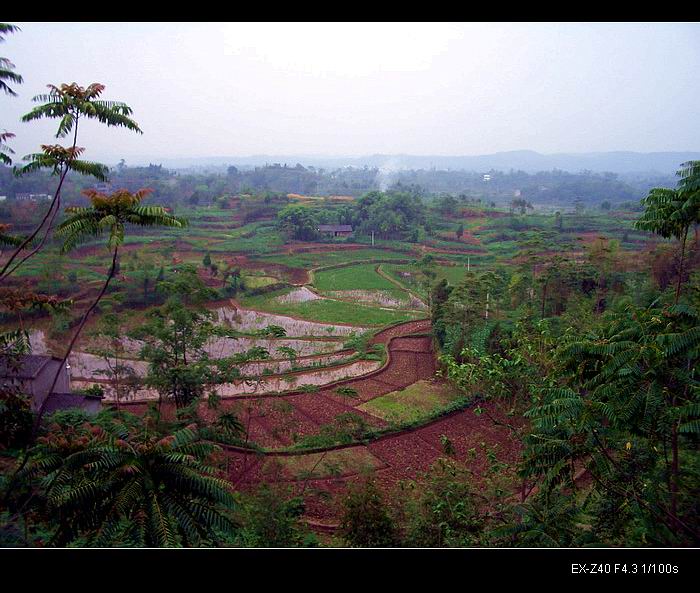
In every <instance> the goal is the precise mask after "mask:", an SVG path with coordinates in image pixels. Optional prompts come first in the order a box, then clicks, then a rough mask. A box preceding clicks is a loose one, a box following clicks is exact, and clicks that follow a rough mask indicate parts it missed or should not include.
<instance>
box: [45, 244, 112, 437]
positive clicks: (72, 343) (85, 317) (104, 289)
mask: <svg viewBox="0 0 700 593" xmlns="http://www.w3.org/2000/svg"><path fill="white" fill-rule="evenodd" d="M118 253H119V246H116V247H115V248H114V255H113V256H112V266H111V267H110V269H109V273H108V274H107V280H106V281H105V283H104V286H103V287H102V290H101V291H100V294H98V295H97V298H96V299H95V301H94V302H93V303H92V305H90V307H89V308H88V310H87V311H86V312H85V314H84V315H83V318H82V319H81V320H80V325H78V329H77V331H76V332H75V334H74V335H73V339H72V340H71V341H70V344H68V350H66V354H65V355H64V356H63V360H62V361H61V366H59V367H58V370H57V371H56V374H55V375H54V378H53V382H52V383H51V387H50V388H49V391H48V393H47V394H46V398H44V401H43V402H42V403H41V406H40V407H39V411H38V413H37V417H36V420H35V421H34V430H33V433H32V434H33V435H35V434H36V431H37V430H38V429H39V425H40V424H41V418H42V416H43V415H44V409H45V408H46V403H47V402H48V401H49V398H50V397H51V394H52V393H53V390H54V387H56V383H58V378H59V377H60V376H61V371H63V369H64V368H65V366H66V362H67V360H68V357H69V356H70V353H71V352H72V350H73V346H75V343H76V342H77V341H78V336H80V332H82V331H83V327H84V326H85V323H87V320H88V317H90V314H91V313H92V312H93V310H94V309H95V307H97V304H98V303H99V302H100V300H102V297H103V296H104V295H105V293H106V292H107V288H108V287H109V283H110V282H111V280H112V278H113V277H114V269H115V267H116V265H117V254H118ZM32 440H33V439H32Z"/></svg>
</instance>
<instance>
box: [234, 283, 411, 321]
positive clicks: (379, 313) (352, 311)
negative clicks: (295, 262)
mask: <svg viewBox="0 0 700 593" xmlns="http://www.w3.org/2000/svg"><path fill="white" fill-rule="evenodd" d="M288 292H289V290H281V291H277V292H272V293H269V294H264V295H257V296H243V297H241V298H239V302H240V304H241V305H242V306H243V307H247V308H251V309H257V310H260V311H267V312H269V313H278V314H280V315H291V316H294V317H300V318H301V319H307V320H309V321H319V322H322V323H344V324H350V325H359V326H366V325H371V326H380V325H387V324H389V323H396V322H398V321H409V320H411V319H416V318H418V317H420V316H419V315H418V314H415V313H411V312H404V311H393V310H386V309H381V308H379V307H372V306H367V305H360V304H357V303H349V302H344V301H335V300H331V299H318V300H315V301H306V302H303V303H283V302H280V301H278V300H276V298H275V297H279V296H282V295H284V294H286V293H288Z"/></svg>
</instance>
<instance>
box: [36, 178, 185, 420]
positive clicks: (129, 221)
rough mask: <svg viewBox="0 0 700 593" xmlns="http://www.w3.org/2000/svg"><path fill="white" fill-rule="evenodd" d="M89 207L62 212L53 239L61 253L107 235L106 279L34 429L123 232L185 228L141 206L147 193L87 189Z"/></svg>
mask: <svg viewBox="0 0 700 593" xmlns="http://www.w3.org/2000/svg"><path fill="white" fill-rule="evenodd" d="M83 193H84V194H85V195H86V196H87V197H88V198H89V200H90V202H91V203H92V206H91V207H89V208H88V207H79V208H78V207H76V208H68V209H66V212H68V213H69V214H70V216H69V217H68V219H67V220H65V221H64V222H62V223H61V224H60V225H59V226H58V229H57V235H59V236H60V237H63V238H64V241H63V246H62V248H61V250H62V251H63V252H64V253H65V252H67V251H70V250H71V249H73V248H74V247H75V246H76V245H78V244H79V243H80V242H82V241H84V240H85V239H86V238H92V237H98V236H100V235H102V234H104V233H105V232H108V233H109V239H108V240H107V247H108V248H109V249H110V250H111V251H112V264H111V266H110V268H109V271H108V272H107V278H106V279H105V283H104V285H103V286H102V289H101V290H100V292H99V294H98V295H97V297H96V298H95V300H94V301H93V302H92V304H91V305H90V306H89V307H88V309H87V311H85V314H84V315H83V317H82V319H81V320H80V323H79V325H78V328H77V330H76V331H75V333H74V334H73V338H72V339H71V341H70V343H69V344H68V348H67V350H66V353H65V354H64V356H63V360H62V361H61V366H60V367H59V369H58V371H57V372H56V375H55V376H54V379H53V382H52V384H51V387H50V389H49V390H48V393H47V394H46V395H47V397H46V398H45V399H44V401H43V402H42V404H41V406H40V407H39V410H38V413H37V419H36V426H38V425H39V423H40V422H41V418H42V415H43V413H44V408H45V406H46V402H47V401H48V399H49V398H48V396H49V395H50V394H51V393H53V390H54V387H55V386H56V383H57V381H58V378H59V376H60V374H61V371H62V370H63V367H65V365H66V361H67V360H68V357H69V356H70V353H71V352H72V350H73V346H75V343H76V341H77V340H78V336H80V333H81V332H82V330H83V327H84V326H85V323H86V322H87V320H88V318H89V317H90V314H91V313H92V312H93V311H94V310H95V307H97V305H98V304H99V302H100V301H101V300H102V297H103V296H104V295H105V293H106V292H107V288H108V287H109V283H110V282H111V280H112V278H113V277H114V275H115V270H116V266H117V256H118V255H119V247H120V246H121V244H122V243H123V242H124V232H125V228H126V227H127V226H128V225H135V226H140V227H156V226H167V227H176V228H181V227H183V226H185V225H186V224H187V222H186V221H185V220H184V219H180V218H176V217H175V216H173V215H171V214H168V213H167V212H166V211H165V209H164V208H163V207H162V206H141V201H142V200H143V199H144V197H146V196H147V195H148V194H149V193H151V190H148V189H142V190H139V191H137V192H136V193H133V194H132V193H130V192H128V191H127V190H125V189H122V190H117V191H116V192H114V193H112V194H111V195H105V194H102V193H100V192H98V191H96V190H94V189H88V190H85V191H84V192H83Z"/></svg>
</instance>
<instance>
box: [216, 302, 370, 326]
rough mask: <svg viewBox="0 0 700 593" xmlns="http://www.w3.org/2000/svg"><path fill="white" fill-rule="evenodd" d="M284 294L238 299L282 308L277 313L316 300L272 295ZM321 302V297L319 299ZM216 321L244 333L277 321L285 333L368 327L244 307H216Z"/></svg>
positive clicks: (300, 308)
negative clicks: (286, 300)
mask: <svg viewBox="0 0 700 593" xmlns="http://www.w3.org/2000/svg"><path fill="white" fill-rule="evenodd" d="M282 294H287V291H286V292H284V293H281V292H277V293H271V294H270V295H260V296H258V297H249V298H245V299H243V298H242V299H241V301H242V302H244V303H246V304H247V303H254V304H258V305H259V306H266V307H267V308H268V310H274V309H281V310H282V311H279V313H282V312H286V311H287V310H290V309H291V310H292V311H295V312H297V311H298V310H302V306H303V305H313V304H314V303H316V302H318V301H310V302H309V301H307V302H305V303H278V302H277V301H275V299H274V297H276V296H282ZM321 302H323V300H322V299H321ZM215 313H216V315H217V317H218V321H219V323H221V324H222V325H227V326H228V327H230V328H232V329H234V330H236V331H240V332H243V333H249V332H254V331H257V330H261V329H264V328H266V327H267V326H269V325H277V326H280V327H283V328H284V329H285V330H286V332H287V335H288V336H295V337H298V336H327V337H331V336H349V335H350V334H351V333H362V332H365V331H367V329H369V328H368V327H366V326H364V327H363V326H359V325H349V324H347V323H342V322H340V323H338V324H329V323H322V322H320V323H319V322H315V321H308V320H307V319H309V318H310V319H317V318H318V317H313V316H311V317H308V318H307V319H297V318H294V317H290V316H289V315H281V314H275V313H277V311H270V312H264V311H257V310H249V309H244V308H237V307H235V306H230V307H218V308H217V309H215Z"/></svg>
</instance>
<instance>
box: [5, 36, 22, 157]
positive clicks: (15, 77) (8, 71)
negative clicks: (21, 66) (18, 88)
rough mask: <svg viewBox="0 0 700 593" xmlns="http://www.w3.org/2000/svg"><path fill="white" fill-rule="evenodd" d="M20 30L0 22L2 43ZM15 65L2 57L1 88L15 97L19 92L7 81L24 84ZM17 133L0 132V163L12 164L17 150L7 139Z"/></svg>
mask: <svg viewBox="0 0 700 593" xmlns="http://www.w3.org/2000/svg"><path fill="white" fill-rule="evenodd" d="M16 31H19V27H16V26H15V25H10V24H9V23H0V43H2V42H3V41H5V35H6V34H7V33H14V32H16ZM14 69H15V65H14V64H13V63H12V62H10V60H8V59H7V58H0V89H1V90H3V91H4V92H5V94H6V95H11V96H13V97H16V96H17V93H16V92H15V91H14V90H12V88H11V87H10V86H9V85H8V84H7V81H8V80H9V81H10V82H13V83H16V84H22V82H23V80H22V77H21V76H20V75H19V74H17V73H16V72H14ZM14 137H15V135H14V134H13V133H12V132H8V131H7V130H5V131H4V132H0V163H3V164H5V165H11V164H12V158H11V157H10V155H11V154H14V153H15V151H14V150H12V149H11V148H10V147H9V146H7V143H6V141H7V140H8V139H10V138H14Z"/></svg>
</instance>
